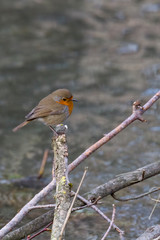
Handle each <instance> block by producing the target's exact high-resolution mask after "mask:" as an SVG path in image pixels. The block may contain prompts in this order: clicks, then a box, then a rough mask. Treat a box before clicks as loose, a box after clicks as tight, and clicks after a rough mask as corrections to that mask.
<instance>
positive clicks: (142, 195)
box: [111, 188, 160, 202]
mask: <svg viewBox="0 0 160 240" xmlns="http://www.w3.org/2000/svg"><path fill="white" fill-rule="evenodd" d="M159 190H160V188H154V189H152V190H150V191H149V192H146V193H143V194H140V195H138V196H135V197H131V198H118V197H117V196H115V194H114V193H112V194H111V196H112V197H113V198H114V199H115V200H117V201H120V202H126V201H130V200H137V199H139V198H142V197H145V196H147V195H149V194H151V193H154V192H157V191H159ZM156 201H157V200H156Z"/></svg>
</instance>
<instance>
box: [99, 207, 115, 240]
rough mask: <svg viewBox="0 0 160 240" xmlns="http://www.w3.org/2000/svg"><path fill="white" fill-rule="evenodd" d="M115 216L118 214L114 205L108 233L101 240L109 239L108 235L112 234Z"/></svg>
mask: <svg viewBox="0 0 160 240" xmlns="http://www.w3.org/2000/svg"><path fill="white" fill-rule="evenodd" d="M115 214H116V208H115V205H114V204H113V212H112V219H111V222H110V225H109V227H108V229H107V231H106V233H105V234H104V236H103V237H102V239H101V240H104V239H105V238H106V237H107V235H108V233H109V232H110V230H111V227H112V225H113V223H114V219H115Z"/></svg>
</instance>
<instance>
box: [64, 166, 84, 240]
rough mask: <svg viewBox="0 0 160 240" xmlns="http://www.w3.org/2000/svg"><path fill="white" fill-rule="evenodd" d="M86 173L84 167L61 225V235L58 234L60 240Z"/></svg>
mask: <svg viewBox="0 0 160 240" xmlns="http://www.w3.org/2000/svg"><path fill="white" fill-rule="evenodd" d="M87 171H88V168H87V167H86V168H85V170H84V173H83V176H82V179H81V181H80V183H79V186H78V188H77V191H76V193H75V195H74V198H73V200H72V203H71V206H70V208H69V209H68V213H67V216H66V219H65V221H64V223H63V226H62V230H61V234H60V240H61V239H62V235H63V232H64V229H65V227H66V224H67V222H68V219H69V216H70V214H71V212H72V208H73V205H74V203H75V200H76V198H77V195H78V193H79V190H80V188H81V186H82V183H83V181H84V178H85V176H86V173H87Z"/></svg>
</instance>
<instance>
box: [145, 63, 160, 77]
mask: <svg viewBox="0 0 160 240" xmlns="http://www.w3.org/2000/svg"><path fill="white" fill-rule="evenodd" d="M142 73H143V74H144V76H145V77H147V78H151V77H154V78H156V79H157V78H158V79H159V80H160V63H157V64H153V65H151V66H150V67H147V68H145V69H144V70H143V72H142Z"/></svg>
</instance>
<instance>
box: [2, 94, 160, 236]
mask: <svg viewBox="0 0 160 240" xmlns="http://www.w3.org/2000/svg"><path fill="white" fill-rule="evenodd" d="M159 98H160V91H158V92H157V93H156V94H155V95H154V96H153V97H152V98H151V99H150V100H149V101H148V102H147V103H146V104H145V105H144V106H143V107H141V108H139V109H137V110H136V111H133V113H132V114H131V116H130V117H128V118H127V119H126V120H125V121H123V122H122V123H121V124H120V125H119V126H118V127H116V128H115V129H113V130H112V131H111V132H110V133H108V134H105V136H104V137H102V138H101V139H100V140H99V141H97V142H96V143H94V144H93V145H92V146H90V147H89V148H88V149H87V150H86V151H84V152H83V153H82V154H81V155H80V156H79V157H77V158H76V159H75V160H74V161H73V162H72V163H71V164H70V165H69V166H68V171H69V172H70V171H72V170H73V169H75V168H76V167H77V166H78V165H79V164H80V163H81V162H83V161H84V160H85V159H86V158H87V157H89V156H90V155H91V154H92V153H94V152H95V151H96V150H97V149H99V148H100V147H101V146H103V145H104V144H105V143H107V142H108V141H109V140H110V139H112V138H113V137H114V136H116V135H117V134H118V133H119V132H121V131H122V130H123V129H125V128H126V127H127V126H128V125H130V124H131V123H132V122H134V121H135V120H138V119H140V117H141V116H142V115H143V113H144V112H145V111H146V110H148V109H149V108H150V107H151V106H152V105H153V104H154V103H155V102H156V101H157V100H158V99H159ZM54 188H55V178H54V179H53V180H52V181H51V182H50V183H49V184H48V185H47V186H46V187H45V188H44V189H43V190H42V191H40V192H39V193H38V194H36V195H35V196H34V197H33V198H32V199H31V200H30V201H29V202H28V203H27V204H26V205H25V206H24V207H23V208H22V209H21V210H20V211H19V212H18V213H17V214H16V215H15V217H13V218H12V219H11V221H10V222H9V223H8V224H6V225H5V226H4V227H3V228H2V229H1V230H0V239H1V238H2V237H4V236H5V235H6V234H7V233H8V232H10V231H11V230H12V229H13V228H14V227H15V226H16V225H17V224H18V223H19V222H20V221H21V220H22V219H23V218H24V216H25V215H26V214H27V213H28V211H29V208H30V207H32V206H34V205H36V204H37V203H38V202H39V201H40V200H41V199H43V198H44V197H45V196H47V195H48V194H49V193H50V192H51V191H52V190H53V189H54Z"/></svg>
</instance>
